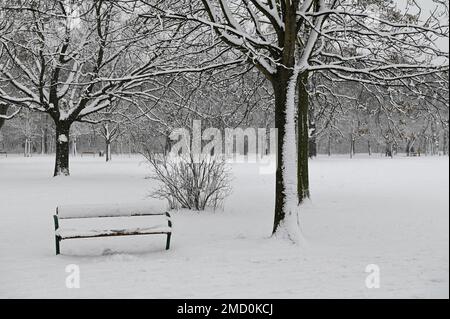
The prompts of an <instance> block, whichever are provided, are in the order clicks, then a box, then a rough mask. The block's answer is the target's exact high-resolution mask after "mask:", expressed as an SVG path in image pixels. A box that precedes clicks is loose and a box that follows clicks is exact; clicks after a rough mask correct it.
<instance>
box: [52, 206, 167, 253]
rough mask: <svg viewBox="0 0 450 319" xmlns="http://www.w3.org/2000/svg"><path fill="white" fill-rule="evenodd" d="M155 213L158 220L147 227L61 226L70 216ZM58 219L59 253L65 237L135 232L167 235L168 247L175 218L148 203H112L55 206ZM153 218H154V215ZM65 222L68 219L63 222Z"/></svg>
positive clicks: (56, 232) (73, 237) (109, 216)
mask: <svg viewBox="0 0 450 319" xmlns="http://www.w3.org/2000/svg"><path fill="white" fill-rule="evenodd" d="M134 216H154V217H158V216H159V218H155V220H158V221H159V224H155V225H153V226H148V227H133V228H125V229H101V228H95V229H91V230H77V229H74V228H66V227H61V225H60V221H62V220H70V219H81V218H83V219H87V218H93V219H94V218H95V219H98V218H113V217H134ZM53 219H54V222H55V244H56V254H57V255H59V253H60V242H61V241H62V240H65V239H77V238H96V237H109V236H136V235H158V234H163V235H167V239H166V250H167V249H169V248H170V237H171V235H172V221H171V218H170V214H169V213H168V212H160V211H155V209H154V207H152V206H150V205H148V204H144V205H143V204H111V205H66V206H58V207H56V214H55V215H54V216H53ZM152 219H153V218H152ZM64 223H66V222H64Z"/></svg>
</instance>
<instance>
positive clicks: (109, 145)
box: [105, 139, 111, 162]
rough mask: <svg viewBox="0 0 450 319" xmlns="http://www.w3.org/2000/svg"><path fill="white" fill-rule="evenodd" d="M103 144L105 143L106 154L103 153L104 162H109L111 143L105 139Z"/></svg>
mask: <svg viewBox="0 0 450 319" xmlns="http://www.w3.org/2000/svg"><path fill="white" fill-rule="evenodd" d="M105 143H106V152H105V155H106V161H107V162H109V161H110V160H111V141H110V140H108V139H107V140H106V141H105Z"/></svg>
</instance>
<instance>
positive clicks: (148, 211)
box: [56, 203, 170, 219]
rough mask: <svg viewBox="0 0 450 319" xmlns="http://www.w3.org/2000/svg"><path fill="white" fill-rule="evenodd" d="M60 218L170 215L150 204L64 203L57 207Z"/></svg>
mask: <svg viewBox="0 0 450 319" xmlns="http://www.w3.org/2000/svg"><path fill="white" fill-rule="evenodd" d="M56 215H57V216H58V218H59V219H71V218H96V217H130V216H151V215H155V216H156V215H166V216H168V217H169V216H170V215H168V214H167V213H166V212H161V210H157V209H155V207H153V206H151V205H149V204H141V203H132V204H92V205H63V206H58V207H56Z"/></svg>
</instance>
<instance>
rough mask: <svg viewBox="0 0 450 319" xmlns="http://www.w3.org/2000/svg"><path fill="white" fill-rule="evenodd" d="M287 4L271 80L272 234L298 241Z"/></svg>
mask: <svg viewBox="0 0 450 319" xmlns="http://www.w3.org/2000/svg"><path fill="white" fill-rule="evenodd" d="M287 6H288V7H287V8H286V15H285V17H284V25H285V27H284V39H283V40H284V45H283V54H282V59H281V64H282V65H279V66H278V67H277V73H276V75H275V76H273V77H272V79H271V82H272V86H273V90H274V95H275V127H276V128H277V130H278V137H277V169H276V173H275V178H276V182H275V183H276V185H275V214H274V223H273V233H274V234H280V235H281V236H286V237H287V238H288V239H290V240H291V241H294V242H297V241H298V240H299V239H300V237H299V236H300V227H299V225H298V223H299V222H298V212H297V209H298V203H297V200H296V199H297V194H296V193H297V185H296V184H297V164H296V161H297V154H296V153H297V152H296V142H295V135H296V130H295V96H296V91H295V90H296V84H297V76H298V71H297V70H294V69H295V46H296V40H297V29H296V27H297V21H296V19H297V15H296V7H295V6H294V5H293V4H292V3H291V4H289V5H287ZM280 226H281V227H280Z"/></svg>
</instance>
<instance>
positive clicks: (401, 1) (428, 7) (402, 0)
mask: <svg viewBox="0 0 450 319" xmlns="http://www.w3.org/2000/svg"><path fill="white" fill-rule="evenodd" d="M416 2H417V4H419V5H420V6H421V8H422V16H423V17H424V18H426V17H428V16H429V15H430V12H432V11H434V9H435V8H436V6H437V4H436V3H434V2H433V1H432V0H416ZM394 3H397V7H398V8H399V9H406V7H407V3H408V0H394ZM412 12H413V13H416V12H417V11H416V12H414V11H412ZM445 24H447V25H448V20H447V21H446V22H445ZM436 44H437V45H438V46H439V48H440V49H441V50H444V51H446V52H448V50H449V44H448V39H439V40H438V41H437V42H436Z"/></svg>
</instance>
